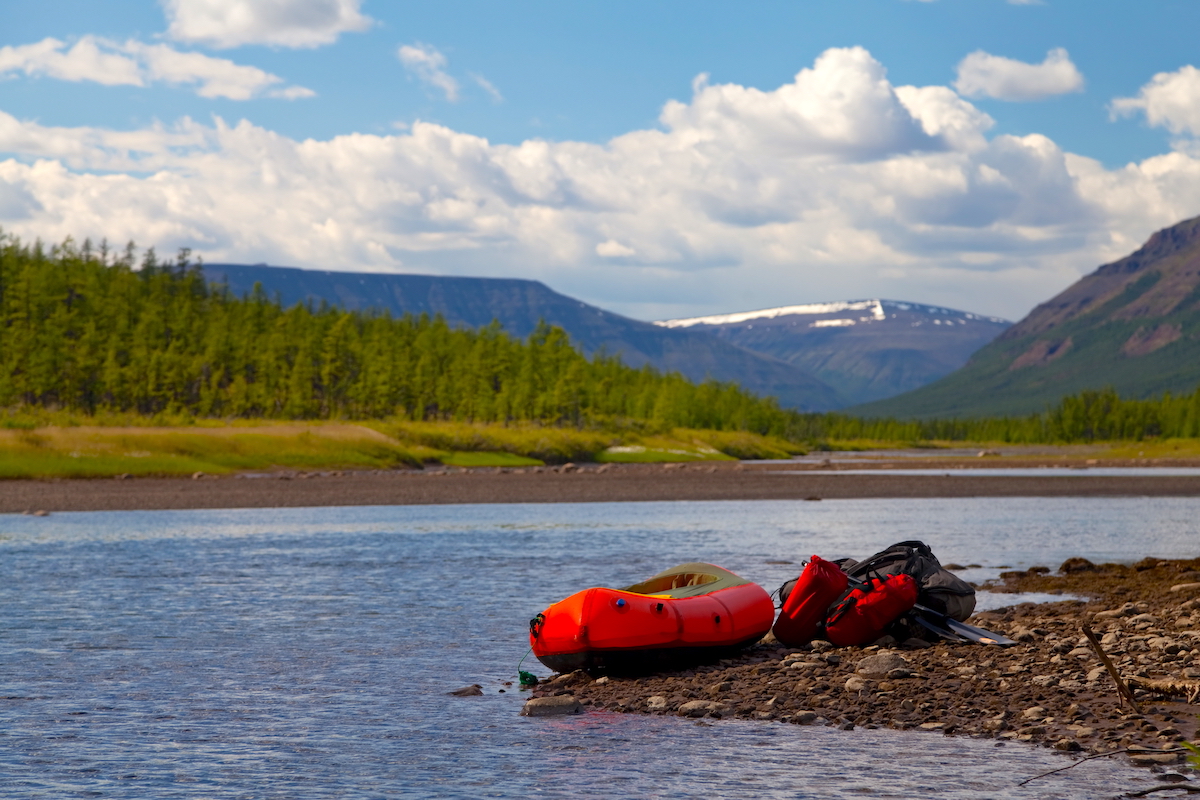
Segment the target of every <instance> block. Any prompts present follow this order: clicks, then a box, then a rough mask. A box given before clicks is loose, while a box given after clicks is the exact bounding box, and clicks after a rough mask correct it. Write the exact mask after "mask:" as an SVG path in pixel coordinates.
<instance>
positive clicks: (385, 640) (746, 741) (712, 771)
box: [0, 498, 1200, 798]
mask: <svg viewBox="0 0 1200 800" xmlns="http://www.w3.org/2000/svg"><path fill="white" fill-rule="evenodd" d="M1197 512H1200V499H1195V500H1194V499H1182V498H1171V499H1153V500H1149V499H1139V498H1102V499H1087V500H1077V499H1071V498H1037V499H1027V498H1003V499H996V498H988V499H948V500H843V501H826V502H823V503H804V502H790V501H778V502H724V503H722V502H714V503H623V504H618V503H613V504H559V505H503V506H495V505H490V506H483V505H477V506H425V507H412V506H409V507H372V508H341V509H339V508H321V509H288V510H270V509H257V510H235V511H180V512H109V513H79V514H56V515H53V516H51V517H48V518H31V517H20V516H11V515H4V516H0V602H2V603H3V606H2V607H3V608H4V612H5V613H4V618H3V623H2V625H3V628H2V631H3V633H2V639H0V698H2V699H0V776H2V777H3V785H4V786H5V787H6V788H5V790H4V791H3V792H0V794H8V796H19V797H46V798H51V797H53V798H59V797H89V796H103V797H113V798H145V797H155V798H169V797H189V798H192V797H194V798H201V797H203V798H243V797H245V798H285V797H288V798H291V797H306V798H309V797H339V798H378V797H502V798H523V797H528V796H530V795H544V796H551V797H555V796H565V795H572V796H595V797H613V796H638V797H667V796H670V797H673V798H677V797H714V796H739V795H751V794H752V795H754V796H757V797H765V798H774V797H789V798H794V797H841V796H845V795H847V794H869V795H871V796H879V797H947V798H1026V797H1072V798H1073V797H1079V798H1083V797H1089V798H1090V797H1098V796H1099V797H1104V796H1112V795H1114V794H1116V793H1117V792H1118V791H1124V790H1127V789H1131V788H1144V787H1145V786H1148V785H1150V783H1149V781H1150V780H1151V778H1152V776H1151V775H1149V774H1148V773H1146V772H1145V771H1141V770H1133V769H1131V768H1128V767H1125V766H1122V765H1121V764H1120V763H1118V762H1115V761H1112V760H1109V759H1099V760H1095V761H1090V762H1087V763H1085V764H1081V765H1079V766H1078V767H1076V768H1074V769H1072V770H1070V771H1068V772H1065V773H1060V774H1059V775H1056V776H1051V777H1047V778H1044V779H1040V780H1038V781H1034V782H1033V783H1031V784H1030V785H1028V786H1026V787H1017V786H1016V783H1017V782H1018V781H1020V780H1023V779H1025V778H1027V777H1031V776H1033V775H1036V774H1038V773H1040V772H1044V771H1047V770H1051V769H1055V768H1057V767H1061V766H1066V765H1067V764H1068V763H1070V762H1069V761H1067V760H1066V759H1065V758H1064V757H1062V756H1058V755H1055V754H1053V753H1051V752H1049V751H1047V750H1044V749H1037V748H1031V747H1026V746H1020V745H1015V744H1010V745H1008V746H1006V747H1004V748H997V747H995V746H994V743H993V742H991V741H985V740H960V739H952V738H946V737H943V736H940V735H935V734H920V733H914V732H895V731H888V730H878V731H861V730H858V731H852V732H843V731H838V730H836V729H833V728H801V727H797V726H788V725H781V724H777V723H774V724H768V723H743V722H730V721H722V722H719V723H716V724H714V725H708V724H697V723H695V722H694V721H685V720H681V719H674V718H661V717H641V716H635V715H619V714H608V713H597V712H593V713H588V714H584V715H581V716H578V717H572V718H566V719H555V720H546V719H528V718H523V717H518V716H517V711H518V710H519V708H520V704H521V702H522V696H521V695H522V693H521V692H519V691H517V690H515V688H514V687H512V686H505V683H504V682H505V681H510V680H513V678H514V676H515V670H516V666H517V661H518V660H519V659H520V658H521V656H522V655H523V654H524V653H525V651H526V649H527V640H526V636H525V626H526V621H527V620H528V619H529V617H530V616H532V615H533V614H534V613H536V612H537V611H540V610H541V609H542V608H543V607H545V606H546V605H547V604H549V603H550V602H553V601H554V600H557V599H560V598H561V597H563V596H565V595H566V594H569V593H570V592H572V591H575V590H577V589H578V588H580V587H582V586H585V585H594V584H607V585H614V584H616V585H623V584H627V583H630V582H632V581H634V580H638V579H641V578H644V577H647V576H648V575H650V574H652V573H654V572H656V571H658V570H660V569H662V568H664V567H666V566H670V565H671V564H674V563H679V562H683V561H690V560H704V561H712V562H715V563H718V564H721V565H722V566H725V567H728V568H730V569H733V570H734V571H736V572H738V573H740V574H742V575H744V576H745V577H748V578H752V579H754V580H757V581H759V582H760V583H762V584H763V585H765V586H767V587H768V588H769V589H773V588H774V587H775V586H777V585H778V584H779V583H782V582H783V581H784V580H786V579H788V578H790V577H794V575H795V573H796V571H797V570H798V565H797V564H790V565H789V564H772V563H768V562H771V561H784V560H789V561H795V562H799V561H800V560H801V559H804V558H807V557H808V556H809V555H811V554H813V553H819V554H821V555H823V556H826V557H829V558H836V557H839V556H844V555H849V556H856V557H860V558H861V557H863V556H865V555H868V554H870V553H871V552H874V551H875V550H878V549H881V548H882V547H884V546H886V545H888V544H891V543H892V542H895V541H899V540H902V539H909V538H919V539H923V540H924V541H926V542H928V543H929V544H930V545H931V546H932V547H933V548H934V550H935V552H937V553H938V555H939V556H940V557H941V558H942V559H943V561H946V562H952V561H957V562H959V563H964V564H965V563H978V564H980V565H982V566H981V569H982V570H983V571H989V570H990V571H998V570H999V569H1000V568H1002V567H1011V568H1024V567H1029V566H1034V565H1042V564H1044V565H1048V566H1052V567H1053V566H1057V565H1058V564H1059V563H1061V561H1062V560H1064V559H1065V558H1067V557H1070V556H1074V555H1083V556H1085V557H1088V558H1091V559H1093V560H1097V561H1114V560H1115V561H1122V560H1124V561H1131V560H1135V559H1138V558H1141V557H1143V556H1146V555H1151V556H1158V557H1164V558H1167V557H1183V556H1195V555H1197V553H1196V550H1197V549H1200V547H1198V546H1197V541H1198V538H1197V536H1196V534H1195V527H1194V524H1193V521H1194V520H1195V519H1197V517H1198V514H1197ZM531 667H532V668H533V669H534V671H535V672H538V673H539V674H542V675H545V674H546V670H545V669H544V668H542V667H541V665H540V664H537V663H536V662H533V661H532V659H530V660H527V661H526V662H525V668H526V669H529V668H531ZM469 683H479V684H482V685H483V686H484V691H485V693H486V694H485V695H484V696H483V697H469V698H456V697H449V696H447V695H446V694H445V693H446V692H447V691H448V690H450V689H454V688H457V687H459V686H462V685H465V684H469ZM501 689H504V690H505V692H504V693H500V690H501Z"/></svg>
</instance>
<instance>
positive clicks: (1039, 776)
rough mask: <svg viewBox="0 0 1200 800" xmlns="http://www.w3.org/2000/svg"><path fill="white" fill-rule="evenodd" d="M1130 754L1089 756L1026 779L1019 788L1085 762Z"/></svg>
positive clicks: (1118, 753) (1122, 751)
mask: <svg viewBox="0 0 1200 800" xmlns="http://www.w3.org/2000/svg"><path fill="white" fill-rule="evenodd" d="M1128 752H1129V751H1128V750H1109V751H1108V752H1107V753H1097V754H1096V755H1094V756H1087V757H1085V758H1081V759H1079V760H1078V761H1072V762H1071V763H1070V764H1067V765H1066V766H1065V767H1059V768H1058V769H1052V770H1050V771H1049V772H1043V773H1042V774H1041V775H1034V776H1033V777H1032V778H1026V779H1025V780H1023V781H1021V782H1020V783H1018V784H1017V786H1024V785H1025V784H1027V783H1029V782H1030V781H1036V780H1037V779H1038V778H1045V777H1046V776H1047V775H1053V774H1054V773H1056V772H1065V771H1067V770H1069V769H1071V768H1072V767H1078V766H1079V765H1080V764H1082V763H1083V762H1085V761H1091V760H1092V759H1093V758H1104V757H1106V756H1115V755H1120V754H1121V753H1128Z"/></svg>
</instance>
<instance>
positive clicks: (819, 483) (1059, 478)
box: [0, 456, 1200, 514]
mask: <svg viewBox="0 0 1200 800" xmlns="http://www.w3.org/2000/svg"><path fill="white" fill-rule="evenodd" d="M1197 465H1198V462H1197V461H1196V460H1195V459H1171V460H1169V459H1155V460H1153V461H1150V460H1148V459H1124V460H1121V459H1105V460H1102V461H1101V460H1097V459H1088V460H1084V459H1081V458H1076V459H1073V460H1064V459H1062V458H1055V457H1050V456H1046V457H1041V458H1030V457H1026V458H1018V459H1007V458H1006V459H990V458H989V459H984V458H957V459H955V458H924V459H922V458H905V459H903V462H902V463H901V462H900V461H898V460H896V459H878V458H876V459H870V460H862V461H853V462H851V461H836V462H835V461H828V462H827V461H826V460H825V459H820V460H811V459H810V460H808V461H805V462H784V463H778V462H775V463H762V462H696V463H690V464H585V465H578V466H577V465H574V464H566V465H562V466H557V467H529V468H482V469H460V468H453V467H440V468H434V469H424V470H421V469H411V470H408V469H395V470H362V471H313V472H303V471H294V470H285V471H276V472H257V473H239V474H236V475H225V476H213V475H207V474H204V473H199V472H198V473H196V474H195V475H193V476H192V477H191V478H129V477H126V478H124V479H121V478H118V479H111V478H108V479H72V480H66V479H57V480H4V481H0V513H18V514H19V513H22V512H30V513H33V512H37V511H46V512H59V511H119V510H138V509H147V510H156V509H189V508H192V509H201V508H284V507H293V508H295V507H309V506H356V505H426V504H432V505H440V504H447V503H561V502H630V501H671V500H676V501H689V500H822V499H847V498H870V497H880V498H893V497H910V498H932V497H1067V496H1074V497H1116V496H1148V497H1171V496H1174V497H1180V496H1184V497H1187V496H1196V495H1200V475H1156V474H1154V473H1153V471H1152V470H1147V472H1146V474H1137V475H1123V476H1112V475H1092V474H1089V472H1088V469H1089V468H1090V467H1105V466H1137V467H1170V466H1184V467H1194V466H1197ZM1067 466H1070V467H1075V468H1074V469H1071V470H1070V471H1069V475H1064V473H1066V472H1067V470H1065V469H1055V468H1056V467H1067ZM897 467H903V468H905V469H906V470H911V469H929V470H937V471H938V474H927V475H911V474H892V473H889V472H887V470H888V469H890V468H897ZM982 467H986V468H988V469H987V474H983V473H982V472H980V470H979V468H982ZM1041 467H1044V468H1046V470H1047V472H1046V473H1045V476H1044V477H1043V476H1042V475H1041V474H1034V475H1030V474H1020V473H1018V472H1017V470H1018V469H1030V468H1041ZM997 468H1004V469H999V470H998V469H997ZM1009 469H1011V470H1013V472H1012V474H1003V473H1004V472H1007V471H1008V470H1009ZM849 470H853V472H854V474H850V473H849V472H848V471H849ZM862 472H866V473H868V474H859V473H862ZM997 472H1000V473H1001V474H997ZM1052 474H1053V475H1055V477H1050V476H1051V475H1052Z"/></svg>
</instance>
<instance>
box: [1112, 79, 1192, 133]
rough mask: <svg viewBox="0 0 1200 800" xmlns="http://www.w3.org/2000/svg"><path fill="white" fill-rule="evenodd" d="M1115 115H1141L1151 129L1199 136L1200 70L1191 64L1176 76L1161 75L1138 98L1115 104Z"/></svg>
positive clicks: (1117, 101)
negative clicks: (1156, 128) (1142, 114)
mask: <svg viewBox="0 0 1200 800" xmlns="http://www.w3.org/2000/svg"><path fill="white" fill-rule="evenodd" d="M1112 111H1113V114H1114V115H1121V116H1129V115H1131V114H1135V113H1137V112H1138V111H1141V112H1142V113H1144V114H1145V115H1146V121H1147V122H1148V123H1150V124H1151V125H1157V126H1161V127H1164V128H1166V129H1167V130H1169V131H1171V132H1172V133H1176V134H1179V133H1190V134H1191V135H1192V136H1200V70H1198V69H1196V68H1195V67H1193V66H1192V65H1190V64H1189V65H1187V66H1184V67H1180V68H1179V69H1178V70H1176V71H1175V72H1160V73H1158V74H1157V75H1155V76H1154V78H1152V79H1151V81H1150V82H1149V83H1147V84H1146V85H1145V86H1143V87H1142V88H1141V91H1139V92H1138V95H1137V97H1118V98H1117V99H1115V100H1113V101H1112Z"/></svg>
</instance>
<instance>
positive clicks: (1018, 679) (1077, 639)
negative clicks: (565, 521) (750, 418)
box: [533, 559, 1200, 767]
mask: <svg viewBox="0 0 1200 800" xmlns="http://www.w3.org/2000/svg"><path fill="white" fill-rule="evenodd" d="M1063 567H1064V568H1067V569H1068V570H1069V571H1067V572H1065V573H1064V572H1061V571H1060V572H1059V573H1058V574H1049V572H1050V571H1049V570H1048V569H1044V568H1035V569H1034V570H1030V571H1029V572H1012V573H1006V574H1005V576H1004V578H1003V579H1002V580H1001V581H1000V582H999V583H998V584H997V585H995V586H989V587H988V588H989V589H990V590H991V591H1006V592H1017V591H1038V592H1056V593H1057V592H1065V593H1071V594H1076V595H1085V596H1087V597H1089V598H1090V599H1088V600H1087V601H1082V602H1081V601H1062V602H1055V603H1048V604H1041V605H1034V604H1031V603H1024V604H1020V605H1016V606H1012V607H1009V608H1005V609H1000V610H997V611H990V612H987V613H983V614H979V615H976V616H975V617H974V618H973V619H972V620H971V621H972V622H973V623H974V624H976V625H979V626H982V627H986V628H989V629H991V630H995V631H998V632H1001V633H1004V634H1006V635H1008V636H1010V637H1012V638H1014V639H1017V640H1018V641H1019V642H1020V643H1019V644H1018V645H1017V646H1015V647H1010V648H999V647H989V646H983V645H977V644H952V643H949V642H939V643H936V644H933V645H932V646H928V645H925V646H922V643H920V642H915V641H911V640H910V641H907V642H905V643H902V644H898V643H896V642H894V640H893V641H887V640H885V641H883V642H881V643H880V644H877V645H872V646H871V647H866V648H836V647H833V646H832V645H830V644H829V643H828V642H824V641H817V642H814V643H813V644H812V645H806V646H804V647H799V648H789V647H784V646H782V645H780V644H778V643H773V642H767V641H766V640H764V642H763V643H760V644H758V645H756V646H754V647H752V648H750V649H748V650H747V651H746V652H745V653H744V654H743V655H741V656H739V657H737V658H733V659H726V660H724V661H721V662H719V663H718V664H715V665H710V666H702V667H698V668H695V669H689V670H685V671H680V672H674V673H663V674H659V675H654V676H649V677H642V678H621V677H608V678H601V679H599V680H593V679H592V678H590V677H589V676H587V675H585V674H584V673H582V672H576V673H571V674H569V675H562V676H557V677H555V678H553V679H551V680H550V681H547V682H543V683H542V684H540V685H538V686H537V687H535V688H534V692H533V693H534V694H535V695H556V694H573V695H574V696H575V697H577V698H578V699H579V700H580V701H581V702H582V703H583V704H585V705H590V706H593V707H599V708H605V709H609V710H611V711H614V712H632V713H651V714H671V715H676V714H678V715H683V716H707V717H712V718H738V719H759V720H775V721H779V722H787V723H792V724H826V725H837V726H840V727H842V728H844V729H847V730H849V729H852V728H854V727H866V728H877V727H891V728H899V729H919V730H925V731H930V732H940V733H943V734H945V735H962V736H972V737H981V738H995V739H998V740H1001V741H1005V740H1015V741H1023V742H1034V743H1040V744H1043V745H1045V746H1048V747H1056V748H1058V749H1060V750H1063V751H1065V752H1083V751H1087V752H1093V753H1104V752H1112V751H1115V750H1125V749H1128V750H1129V751H1130V752H1129V759H1130V760H1131V761H1132V762H1133V763H1135V764H1139V765H1143V766H1155V765H1163V764H1174V765H1177V766H1180V767H1182V766H1183V764H1182V762H1183V760H1184V754H1183V753H1180V752H1176V751H1178V750H1179V749H1180V748H1181V747H1182V743H1184V742H1187V741H1189V740H1190V741H1196V740H1197V737H1198V736H1200V734H1198V733H1197V713H1198V712H1200V705H1198V704H1197V703H1198V702H1200V699H1198V698H1196V697H1192V698H1191V699H1190V701H1189V699H1188V698H1187V697H1185V696H1168V695H1161V694H1158V693H1154V692H1149V691H1145V690H1135V699H1136V701H1137V702H1138V704H1139V706H1140V709H1141V713H1137V712H1135V711H1133V710H1132V709H1130V708H1128V707H1124V706H1123V705H1122V703H1121V701H1120V698H1119V695H1118V693H1117V691H1116V688H1115V685H1114V683H1113V681H1112V679H1111V678H1110V677H1109V676H1108V674H1107V672H1105V671H1104V670H1103V668H1102V666H1101V662H1100V659H1099V658H1098V656H1097V655H1096V653H1095V651H1094V650H1093V649H1092V648H1091V647H1090V646H1089V645H1088V644H1087V640H1086V639H1085V638H1084V636H1083V634H1082V630H1081V628H1082V626H1083V625H1089V626H1090V627H1091V628H1092V629H1093V630H1094V631H1095V634H1096V635H1097V636H1098V637H1103V645H1102V646H1103V648H1104V650H1105V652H1106V653H1107V654H1108V655H1109V656H1110V657H1111V658H1112V659H1113V661H1114V662H1115V663H1116V665H1117V667H1118V670H1119V672H1120V673H1121V674H1122V675H1123V676H1124V677H1127V678H1128V677H1133V678H1137V677H1141V678H1142V679H1145V680H1154V679H1158V680H1163V679H1166V680H1169V681H1174V682H1176V683H1183V684H1185V685H1186V684H1195V685H1200V559H1193V560H1188V561H1157V560H1154V559H1146V560H1145V561H1142V562H1140V563H1138V564H1136V565H1134V566H1122V565H1118V564H1105V565H1101V566H1096V565H1091V564H1089V563H1088V562H1086V561H1084V560H1082V559H1072V560H1070V561H1068V562H1066V563H1065V564H1064V565H1063ZM1188 584H1191V585H1190V586H1188ZM1181 586H1182V587H1184V588H1173V587H1181ZM770 638H771V637H768V640H769V639H770ZM882 650H890V651H892V652H896V653H898V654H900V655H902V656H903V657H904V658H905V659H907V661H908V662H909V664H908V666H907V667H906V669H907V670H908V671H910V672H911V674H908V675H904V674H903V672H901V673H893V674H891V675H890V676H889V677H887V678H883V679H872V678H865V679H864V678H862V677H861V676H857V675H856V665H857V664H858V663H859V662H860V661H861V660H862V659H863V658H864V657H866V656H870V655H873V654H876V653H879V652H880V651H882ZM852 678H853V679H854V680H853V681H851V679H852ZM848 681H850V685H847V682H848ZM695 700H705V701H710V705H709V706H708V707H707V708H697V707H696V706H688V707H686V708H682V709H681V707H682V706H684V704H685V703H688V702H691V701H695ZM656 706H661V707H659V708H656Z"/></svg>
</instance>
